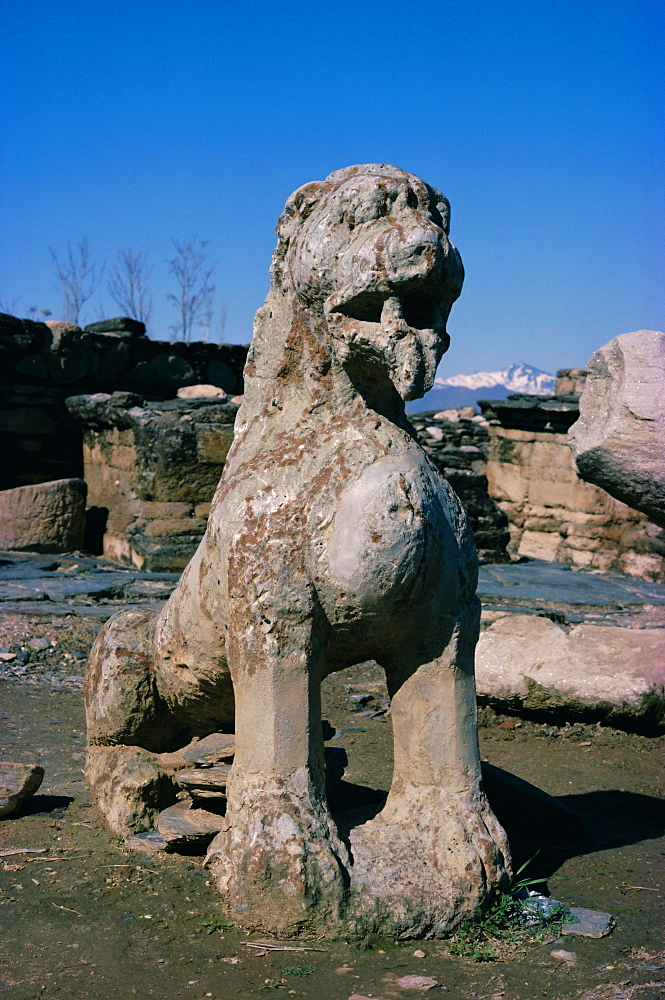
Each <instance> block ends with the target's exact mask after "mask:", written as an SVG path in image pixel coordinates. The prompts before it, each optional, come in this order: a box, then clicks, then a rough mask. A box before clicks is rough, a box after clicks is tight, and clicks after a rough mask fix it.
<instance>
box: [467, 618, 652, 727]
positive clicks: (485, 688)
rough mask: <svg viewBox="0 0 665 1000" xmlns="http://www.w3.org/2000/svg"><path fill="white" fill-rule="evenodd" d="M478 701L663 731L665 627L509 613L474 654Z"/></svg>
mask: <svg viewBox="0 0 665 1000" xmlns="http://www.w3.org/2000/svg"><path fill="white" fill-rule="evenodd" d="M476 688H477V692H478V695H479V696H480V697H485V698H488V699H489V700H490V701H492V702H495V703H498V704H505V705H507V706H510V707H513V708H519V707H523V708H527V709H559V708H566V710H567V711H569V712H570V713H572V714H578V715H580V714H581V715H583V714H589V712H594V713H595V714H596V715H597V717H598V718H607V719H610V720H613V721H615V720H616V719H617V718H623V719H626V718H634V719H643V720H644V721H648V722H650V723H651V724H653V725H654V726H656V727H659V726H660V727H662V728H665V630H663V629H646V628H645V629H627V628H615V627H611V626H607V625H589V624H586V623H583V624H581V625H576V626H575V627H574V628H572V629H570V631H566V629H564V628H562V627H561V626H560V625H556V624H555V623H554V622H552V621H550V619H549V618H543V617H536V616H534V615H507V616H506V617H504V618H501V619H499V621H497V622H495V623H494V624H493V625H492V626H490V628H489V629H487V630H486V631H485V632H483V633H482V634H481V636H480V639H479V641H478V646H477V649H476Z"/></svg>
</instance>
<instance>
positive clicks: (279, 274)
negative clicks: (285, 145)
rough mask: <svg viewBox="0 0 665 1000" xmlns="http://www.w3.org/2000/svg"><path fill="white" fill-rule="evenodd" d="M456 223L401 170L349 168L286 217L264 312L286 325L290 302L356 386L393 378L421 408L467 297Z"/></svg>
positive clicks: (429, 190)
mask: <svg viewBox="0 0 665 1000" xmlns="http://www.w3.org/2000/svg"><path fill="white" fill-rule="evenodd" d="M449 220H450V206H449V204H448V201H447V199H446V198H445V197H444V196H443V195H442V194H441V192H440V191H437V190H436V188H433V187H430V186H429V185H428V184H425V183H424V182H423V181H421V180H420V179H419V178H417V177H415V176H414V175H413V174H408V173H406V172H405V171H403V170H399V169H398V168H397V167H393V166H389V165H384V164H366V165H360V166H354V167H347V168H345V169H344V170H337V171H335V172H334V173H332V174H330V175H329V176H328V177H327V178H326V179H325V181H322V182H314V183H311V184H306V185H304V187H301V188H299V189H298V190H297V191H296V192H294V194H293V195H291V197H290V198H289V200H288V201H287V203H286V206H285V208H284V211H283V213H282V215H281V217H280V220H279V223H278V226H277V234H278V244H277V248H276V250H275V253H274V255H273V262H272V268H271V292H270V294H269V296H268V299H267V301H266V305H265V306H264V310H266V309H268V310H269V312H270V318H272V317H273V316H274V315H276V314H277V315H278V316H281V323H282V325H283V323H284V322H285V321H286V322H287V323H288V317H287V316H286V315H284V304H285V303H286V302H288V303H290V308H291V310H292V312H295V313H297V315H298V317H299V324H298V325H299V326H301V327H302V326H303V325H304V326H306V327H307V329H308V331H309V332H310V334H311V332H315V334H316V336H317V337H318V338H319V341H320V343H321V346H323V345H325V349H326V351H327V352H330V354H331V355H332V356H333V357H334V359H335V360H336V361H337V362H338V363H339V364H341V365H342V366H343V367H344V368H345V369H346V370H347V372H348V373H349V374H350V375H351V377H352V378H353V377H359V378H360V379H361V380H362V379H364V380H365V381H366V380H367V379H368V378H369V379H371V378H373V377H374V378H381V377H383V378H385V377H388V378H389V379H390V381H391V382H392V384H393V386H394V387H395V389H396V390H397V392H398V393H399V395H400V396H401V397H402V398H403V399H405V400H408V399H416V398H418V397H419V396H422V395H423V394H424V393H425V392H427V391H428V389H430V388H431V387H432V384H433V381H434V376H435V373H436V368H437V365H438V363H439V361H440V359H441V356H442V354H443V353H444V352H445V351H446V350H447V348H448V345H449V337H448V334H447V332H446V321H447V319H448V315H449V313H450V309H451V307H452V304H453V302H454V301H455V299H456V298H457V297H458V295H459V293H460V291H461V288H462V281H463V277H464V269H463V267H462V261H461V258H460V255H459V253H458V251H457V249H456V247H455V246H454V244H453V243H451V241H450V240H449V238H448V232H449ZM260 312H261V311H260ZM258 320H259V317H257V327H260V325H261V323H259V322H258ZM261 320H262V321H263V322H265V320H266V316H265V314H264V315H263V317H261ZM290 330H293V324H291V326H290ZM266 332H267V331H266ZM287 337H288V331H287Z"/></svg>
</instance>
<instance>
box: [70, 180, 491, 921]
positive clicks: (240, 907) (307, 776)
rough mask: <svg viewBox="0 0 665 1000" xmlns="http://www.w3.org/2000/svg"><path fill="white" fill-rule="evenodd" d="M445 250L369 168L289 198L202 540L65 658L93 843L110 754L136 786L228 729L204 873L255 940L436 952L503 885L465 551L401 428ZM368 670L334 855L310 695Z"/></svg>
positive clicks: (432, 362) (446, 303)
mask: <svg viewBox="0 0 665 1000" xmlns="http://www.w3.org/2000/svg"><path fill="white" fill-rule="evenodd" d="M448 232H449V205H448V202H447V200H446V199H445V198H444V197H443V195H442V194H441V193H440V192H439V191H437V190H436V189H435V188H432V187H430V186H429V185H427V184H425V183H424V182H423V181H421V180H419V179H418V178H417V177H415V176H413V175H412V174H408V173H405V172H404V171H402V170H399V169H397V168H396V167H393V166H387V165H384V164H369V165H362V166H354V167H348V168H346V169H344V170H339V171H336V172H335V173H332V174H330V176H329V177H327V178H326V179H325V181H322V182H315V183H311V184H307V185H305V186H304V187H301V188H300V189H299V190H298V191H296V192H295V193H294V194H293V195H292V196H291V197H290V198H289V200H288V202H287V204H286V207H285V209H284V212H283V213H282V216H281V218H280V220H279V223H278V227H277V233H278V243H277V248H276V250H275V253H274V255H273V261H272V267H271V286H270V292H269V294H268V297H267V299H266V302H265V304H264V305H263V306H262V308H261V309H259V311H258V313H257V316H256V321H255V329H254V338H253V342H252V347H251V350H250V354H249V357H248V361H247V367H246V370H245V385H246V391H245V397H244V402H243V404H242V406H241V409H240V411H239V414H238V420H237V424H236V435H235V439H234V443H233V446H232V449H231V451H230V453H229V457H228V460H227V463H226V467H225V469H224V474H223V476H222V479H221V482H220V484H219V487H218V489H217V492H216V494H215V497H214V500H213V503H212V508H211V512H210V519H209V522H208V528H207V531H206V534H205V537H204V538H203V540H202V542H201V544H200V546H199V549H198V551H197V553H196V555H195V556H194V557H193V558H192V560H191V562H190V564H189V566H188V567H187V569H186V570H185V571H184V573H183V575H182V578H181V580H180V582H179V584H178V586H177V588H176V590H175V591H174V593H173V595H172V596H171V598H170V600H169V601H168V602H167V604H166V606H165V607H164V608H163V610H162V611H161V612H160V613H158V614H151V613H147V612H143V611H140V612H139V611H136V610H127V611H125V612H122V613H120V614H119V615H116V616H115V617H114V618H112V619H111V620H110V621H109V622H108V624H107V625H106V626H105V628H104V629H103V631H102V632H101V633H100V635H99V637H98V640H97V642H96V644H95V646H94V648H93V650H92V653H91V656H90V661H89V666H88V672H87V678H86V692H85V693H86V706H87V715H88V732H89V764H88V774H89V778H90V781H91V784H92V787H93V789H95V790H96V792H97V795H98V799H99V801H100V804H101V805H102V808H103V809H104V810H105V811H106V812H107V815H108V816H109V818H110V819H112V820H114V821H115V823H116V825H118V824H119V823H120V820H119V819H118V816H117V814H114V809H116V808H117V802H114V793H113V787H114V774H115V773H116V771H117V770H118V769H122V767H125V766H126V760H125V758H124V757H123V754H125V753H126V751H127V748H137V747H139V748H143V749H142V751H141V753H142V754H143V757H142V758H141V761H140V763H139V764H135V766H136V767H138V768H139V770H140V769H141V768H145V767H149V766H154V761H155V760H156V759H157V758H156V757H155V755H156V754H158V753H160V752H162V753H163V752H167V751H173V750H175V749H176V748H178V747H182V746H183V745H184V744H185V743H186V742H187V741H188V740H190V739H191V738H192V737H193V736H197V735H198V736H204V735H206V734H208V733H212V732H215V731H217V730H221V729H227V730H229V729H232V728H233V727H235V734H236V736H235V739H236V755H235V761H234V765H233V768H232V771H231V776H230V779H229V785H228V792H227V796H228V805H227V812H226V817H225V821H224V824H225V825H224V828H223V829H222V831H221V832H220V833H219V834H218V835H217V836H216V837H215V839H214V840H213V842H212V844H211V846H210V849H209V852H208V864H209V866H210V867H211V869H212V871H213V873H214V875H215V877H216V879H217V881H218V884H219V887H220V890H221V891H222V892H223V893H224V894H225V897H226V899H227V900H228V905H229V908H230V910H231V912H232V913H233V914H234V918H235V919H236V920H237V921H238V922H240V923H244V924H245V925H249V926H253V927H258V928H262V929H264V930H267V931H270V932H273V933H282V934H291V933H297V932H301V931H308V932H317V933H323V934H325V935H329V936H330V935H336V934H342V935H345V934H349V933H354V932H355V933H367V932H369V931H372V932H378V933H389V934H395V935H398V936H402V937H408V936H420V937H422V936H435V935H440V934H445V933H446V932H449V931H450V930H451V929H452V928H453V927H454V926H455V925H456V924H457V923H459V921H460V920H462V919H464V918H465V917H467V916H469V915H470V914H471V913H472V912H473V910H474V909H475V908H476V907H477V906H478V905H482V904H483V902H484V900H485V899H486V898H488V895H490V894H491V892H492V891H493V890H494V889H495V887H496V886H497V885H498V884H500V883H501V881H502V880H503V879H504V878H505V876H506V871H507V870H508V867H509V860H508V848H507V843H506V838H505V834H504V832H503V830H502V828H501V827H500V826H499V824H498V822H497V820H496V819H495V817H494V815H493V813H492V812H491V810H490V808H489V806H488V803H487V800H486V798H485V795H484V792H483V788H482V782H481V773H480V761H479V753H478V743H477V733H476V719H475V690H474V647H475V643H476V640H477V636H478V628H479V624H478V623H479V604H478V600H477V598H476V596H475V589H476V579H477V560H476V555H475V548H474V543H473V537H472V534H471V531H470V528H469V525H468V522H467V518H466V515H465V512H464V510H463V508H462V506H461V504H460V502H459V500H458V499H457V497H456V495H455V493H454V492H453V490H452V489H451V487H450V486H449V485H448V483H447V482H446V481H445V480H444V479H443V478H442V477H441V475H440V474H439V472H437V470H436V469H435V468H434V467H433V466H432V464H431V463H430V462H429V461H428V459H427V457H426V455H425V453H424V452H423V450H422V449H421V448H420V446H419V444H418V442H417V440H416V437H415V433H414V431H413V430H412V428H411V426H410V424H409V423H408V421H407V419H406V417H405V412H404V400H408V399H413V398H416V397H418V396H420V395H422V394H423V393H424V392H426V391H427V390H428V389H429V388H431V386H432V383H433V380H434V375H435V372H436V368H437V365H438V363H439V361H440V359H441V356H442V354H443V353H444V351H445V350H446V348H447V347H448V342H449V338H448V335H447V333H446V320H447V318H448V314H449V312H450V309H451V306H452V304H453V302H454V301H455V299H456V298H457V297H458V295H459V293H460V290H461V287H462V280H463V268H462V262H461V259H460V256H459V253H458V251H457V249H456V248H455V246H454V245H453V244H452V243H451V242H450V240H449V238H448ZM369 659H373V660H376V661H377V662H378V663H379V664H380V665H381V666H382V667H383V668H384V670H385V673H386V679H387V684H388V689H389V693H390V696H391V716H392V723H393V732H394V744H395V763H394V773H393V780H392V785H391V788H390V793H389V795H388V800H387V803H386V805H385V807H384V808H383V809H382V811H381V812H380V813H379V814H378V815H377V816H376V817H375V818H374V819H372V820H371V821H369V822H367V823H365V824H363V825H361V826H357V827H356V828H355V829H353V830H352V831H351V833H350V835H349V836H348V837H346V836H342V834H341V833H340V832H339V830H338V828H337V826H336V824H335V822H334V821H333V819H332V817H331V815H330V812H329V809H328V804H327V800H326V794H325V785H324V767H323V739H322V728H321V708H320V686H321V680H322V678H323V677H325V676H326V675H327V674H329V673H331V672H332V671H337V670H342V669H344V668H345V667H347V666H350V665H352V664H354V663H358V662H362V661H364V660H369ZM151 755H152V756H151ZM123 761H125V763H123ZM151 762H153V763H151ZM114 769H116V770H115V771H114ZM157 770H158V769H157ZM157 770H156V771H155V775H156V776H155V781H156V783H157V784H158V783H159V776H158V773H157ZM155 787H156V786H155ZM155 794H157V793H155ZM134 819H135V817H134ZM130 820H131V818H130V819H128V818H127V817H124V819H123V822H124V823H125V829H126V828H127V825H131V822H130Z"/></svg>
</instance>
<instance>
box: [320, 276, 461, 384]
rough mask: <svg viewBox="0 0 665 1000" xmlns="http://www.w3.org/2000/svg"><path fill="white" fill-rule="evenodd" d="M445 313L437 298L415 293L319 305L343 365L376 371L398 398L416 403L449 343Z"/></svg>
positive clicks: (365, 296)
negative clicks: (384, 377)
mask: <svg viewBox="0 0 665 1000" xmlns="http://www.w3.org/2000/svg"><path fill="white" fill-rule="evenodd" d="M449 311H450V307H448V308H446V305H445V304H444V303H443V302H442V301H441V299H440V298H438V297H437V298H434V296H432V295H427V294H423V293H420V294H419V293H415V292H410V293H409V292H406V293H404V294H402V295H397V294H395V293H392V294H388V295H383V294H381V293H379V292H361V293H359V294H358V295H355V296H353V298H350V299H347V300H346V301H344V302H341V303H339V304H337V305H333V303H332V302H331V300H328V302H327V303H326V305H325V313H326V318H327V320H328V326H329V329H330V331H331V333H332V335H333V339H334V341H335V343H336V344H337V346H338V356H339V359H340V361H341V363H342V364H343V365H344V367H347V368H353V367H356V368H358V367H364V368H371V369H374V370H376V369H377V368H382V369H383V370H384V371H385V373H386V375H387V376H388V377H389V378H390V380H391V382H392V383H393V385H394V386H395V388H396V390H397V392H398V393H399V395H400V396H401V397H402V399H404V400H410V399H418V398H419V397H420V396H423V395H424V394H425V393H426V392H428V391H429V389H431V388H432V385H433V384H434V378H435V376H436V369H437V366H438V364H439V361H440V360H441V357H442V355H443V354H444V353H445V352H446V351H447V349H448V346H449V344H450V337H449V336H448V333H447V332H446V320H447V318H448V313H449Z"/></svg>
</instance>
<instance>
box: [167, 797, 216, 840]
mask: <svg viewBox="0 0 665 1000" xmlns="http://www.w3.org/2000/svg"><path fill="white" fill-rule="evenodd" d="M223 824H224V818H223V817H222V816H218V815H216V814H215V813H211V812H208V810H207V809H196V808H195V806H194V804H193V803H192V802H190V801H184V802H176V803H175V805H172V806H169V807H168V808H167V809H164V810H162V812H160V814H159V816H158V817H157V830H158V832H159V835H160V837H161V838H162V840H163V841H164V843H165V845H166V849H167V850H169V849H170V850H177V849H178V848H182V847H207V845H208V844H209V843H210V841H211V840H212V838H213V837H214V836H215V834H216V833H219V831H220V830H221V828H222V826H223Z"/></svg>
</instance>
